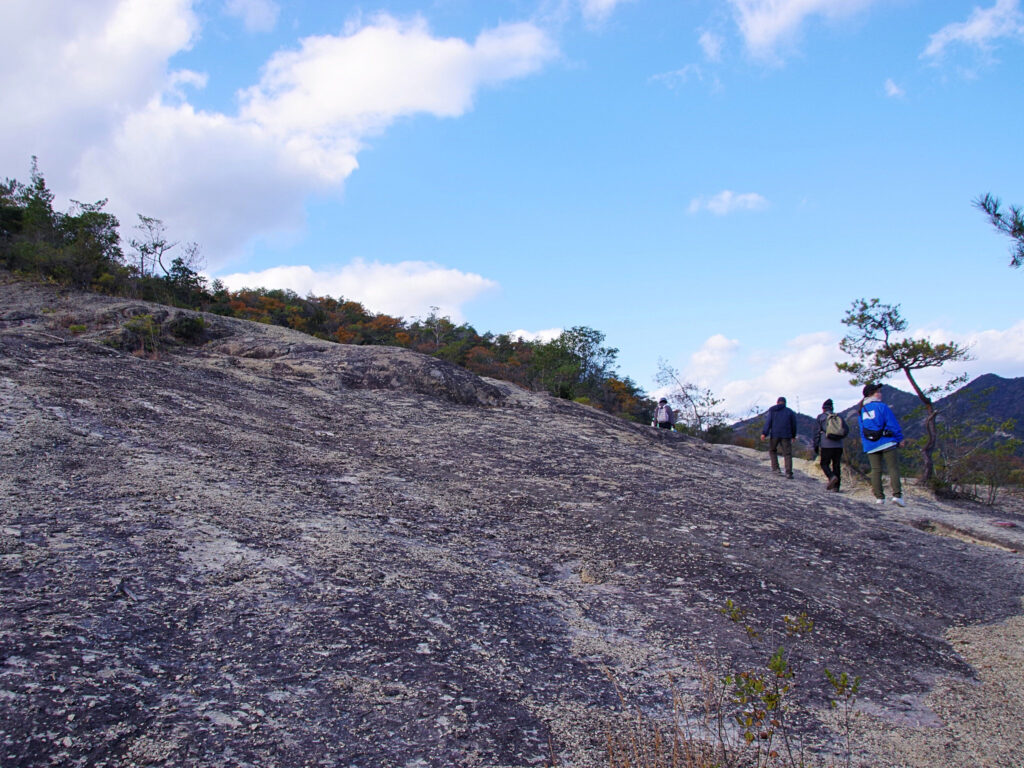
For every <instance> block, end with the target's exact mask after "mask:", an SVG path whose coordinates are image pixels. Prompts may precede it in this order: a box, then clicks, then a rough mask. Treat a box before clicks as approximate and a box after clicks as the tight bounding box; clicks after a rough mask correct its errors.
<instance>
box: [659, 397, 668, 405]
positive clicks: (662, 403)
mask: <svg viewBox="0 0 1024 768" xmlns="http://www.w3.org/2000/svg"><path fill="white" fill-rule="evenodd" d="M658 405H668V400H666V399H665V398H664V397H663V398H661V400H659V401H658Z"/></svg>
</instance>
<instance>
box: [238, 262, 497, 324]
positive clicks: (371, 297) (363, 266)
mask: <svg viewBox="0 0 1024 768" xmlns="http://www.w3.org/2000/svg"><path fill="white" fill-rule="evenodd" d="M220 280H221V281H222V282H223V283H224V285H226V286H227V287H228V288H230V289H232V290H238V289H240V288H257V287H261V288H277V289H282V290H290V291H294V292H295V293H297V294H299V295H300V296H306V295H308V294H310V293H312V294H314V295H316V296H333V297H334V298H339V297H343V298H345V299H349V300H353V301H358V302H360V303H361V304H363V305H364V306H365V307H366V308H367V309H369V310H370V311H372V312H383V313H385V314H389V315H394V316H397V317H413V316H426V315H427V314H429V312H430V308H431V307H437V308H438V313H439V314H440V315H441V316H442V317H445V316H446V317H450V318H451V319H452V321H453V322H455V323H461V322H463V320H464V313H463V311H462V305H463V304H466V303H467V302H469V301H472V300H473V299H475V298H477V297H478V296H480V295H481V294H483V293H486V292H487V291H491V290H494V289H496V288H497V287H498V284H497V283H496V282H494V281H493V280H488V279H487V278H485V277H482V276H480V275H476V274H473V273H471V272H460V271H458V270H456V269H447V268H445V267H442V266H439V265H437V264H432V263H429V262H423V261H403V262H400V263H398V264H381V263H379V262H366V261H362V260H356V261H353V262H352V263H350V264H346V265H344V266H342V267H339V268H337V269H334V270H314V269H313V268H312V267H308V266H282V267H272V268H270V269H264V270H262V271H259V272H240V273H235V274H230V275H222V276H220Z"/></svg>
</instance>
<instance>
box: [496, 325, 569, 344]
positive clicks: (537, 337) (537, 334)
mask: <svg viewBox="0 0 1024 768" xmlns="http://www.w3.org/2000/svg"><path fill="white" fill-rule="evenodd" d="M508 335H509V336H511V337H512V338H513V339H522V340H523V341H551V340H553V339H557V338H558V337H559V336H561V335H562V329H561V328H547V329H545V330H543V331H524V330H522V329H520V330H518V331H509V332H508Z"/></svg>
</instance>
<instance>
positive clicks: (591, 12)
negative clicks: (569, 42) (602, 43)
mask: <svg viewBox="0 0 1024 768" xmlns="http://www.w3.org/2000/svg"><path fill="white" fill-rule="evenodd" d="M630 2H633V0H580V13H582V14H583V18H584V19H585V20H586V21H588V22H591V23H596V22H601V21H604V20H605V19H607V18H608V17H609V16H611V14H612V11H614V10H615V7H616V6H618V5H622V3H630Z"/></svg>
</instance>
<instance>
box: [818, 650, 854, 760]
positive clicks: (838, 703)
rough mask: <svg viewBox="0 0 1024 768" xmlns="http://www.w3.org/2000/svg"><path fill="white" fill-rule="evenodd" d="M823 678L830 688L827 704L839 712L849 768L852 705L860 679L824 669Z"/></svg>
mask: <svg viewBox="0 0 1024 768" xmlns="http://www.w3.org/2000/svg"><path fill="white" fill-rule="evenodd" d="M825 678H826V679H827V680H828V683H829V685H830V686H831V687H832V691H831V695H830V696H829V704H830V705H831V707H832V709H838V710H840V715H841V716H842V725H843V735H844V737H845V740H846V766H847V768H849V766H850V760H851V756H852V750H851V744H850V733H851V731H852V728H851V726H852V719H853V715H854V710H853V707H854V704H856V702H857V693H858V692H859V691H860V680H861V679H860V677H859V676H858V677H854V678H850V676H849V675H848V674H847V673H846V672H840V673H839V674H838V675H837V674H835V673H833V672H832V670H830V669H829V668H828V667H825Z"/></svg>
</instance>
